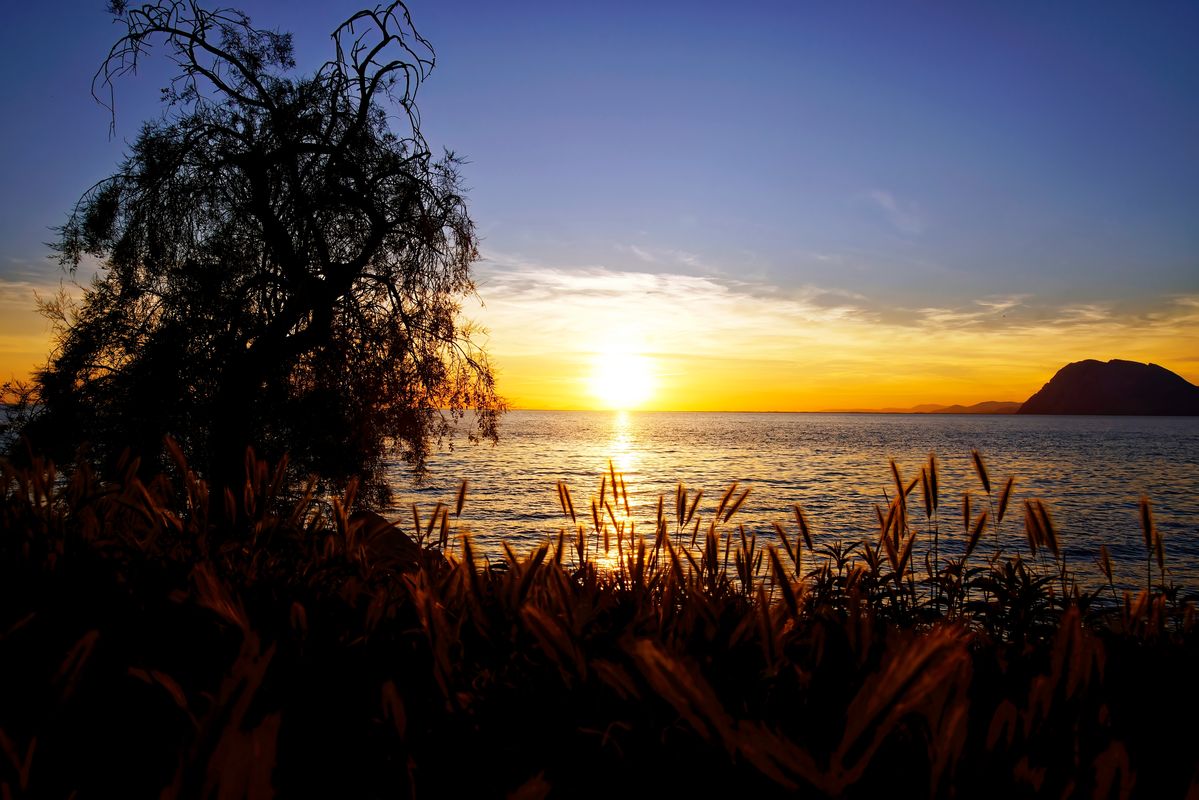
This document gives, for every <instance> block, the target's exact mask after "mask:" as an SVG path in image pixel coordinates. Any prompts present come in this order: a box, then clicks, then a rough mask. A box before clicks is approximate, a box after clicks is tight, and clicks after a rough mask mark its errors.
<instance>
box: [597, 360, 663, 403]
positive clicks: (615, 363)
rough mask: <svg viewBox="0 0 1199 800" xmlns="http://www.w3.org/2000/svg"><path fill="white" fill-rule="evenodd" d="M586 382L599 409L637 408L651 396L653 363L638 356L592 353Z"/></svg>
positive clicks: (652, 391)
mask: <svg viewBox="0 0 1199 800" xmlns="http://www.w3.org/2000/svg"><path fill="white" fill-rule="evenodd" d="M588 383H589V385H590V389H591V394H592V396H594V397H595V399H596V401H597V402H598V403H599V404H600V405H601V406H602V407H603V408H609V409H615V410H624V409H633V408H637V407H638V406H640V405H641V404H643V403H645V402H646V401H647V400H649V399H650V397H652V396H653V393H654V383H655V381H654V366H653V362H652V361H651V360H650V359H649V358H647V357H646V356H644V355H641V354H640V353H627V352H606V353H596V354H595V357H594V359H593V360H592V364H591V375H590V377H589V378H588Z"/></svg>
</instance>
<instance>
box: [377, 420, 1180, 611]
mask: <svg viewBox="0 0 1199 800" xmlns="http://www.w3.org/2000/svg"><path fill="white" fill-rule="evenodd" d="M972 448H977V449H978V450H979V451H981V452H982V453H983V456H984V458H985V460H986V463H987V466H988V469H989V472H990V476H991V482H992V490H993V491H994V494H995V500H996V502H997V501H998V493H999V491H1000V489H1001V488H1002V486H1003V482H1004V481H1005V480H1006V479H1007V477H1008V476H1009V475H1011V476H1015V479H1016V484H1015V487H1016V488H1015V490H1014V492H1013V497H1012V501H1011V505H1010V507H1009V509H1008V513H1007V516H1006V518H1005V520H1004V524H1003V528H1002V530H1001V535H1002V537H1003V539H1004V540H1005V542H1006V546H1007V547H1008V548H1022V547H1023V546H1024V533H1023V530H1024V529H1023V515H1022V509H1023V504H1022V501H1023V500H1024V499H1026V498H1034V497H1037V498H1041V499H1043V500H1044V501H1046V503H1047V504H1048V506H1049V508H1050V509H1051V511H1052V513H1053V518H1054V522H1055V523H1056V526H1057V528H1058V529H1059V531H1060V534H1061V540H1062V545H1063V549H1064V551H1065V554H1066V557H1067V558H1068V559H1069V561H1070V563H1071V565H1072V566H1073V567H1074V569H1075V570H1076V572H1077V573H1078V574H1079V576H1080V578H1081V579H1082V580H1084V581H1086V582H1087V583H1094V582H1096V581H1098V580H1100V578H1099V570H1098V567H1097V566H1096V559H1097V556H1098V552H1099V546H1100V545H1101V544H1106V545H1107V547H1108V550H1109V552H1110V553H1111V556H1112V559H1113V561H1114V562H1115V563H1116V570H1117V573H1118V574H1117V578H1118V580H1119V581H1120V582H1121V583H1123V584H1125V585H1128V586H1134V585H1136V584H1137V582H1138V581H1140V582H1141V585H1143V582H1144V575H1145V550H1144V544H1143V539H1142V534H1141V528H1140V522H1139V517H1138V511H1137V499H1138V498H1139V497H1140V495H1141V494H1147V495H1148V496H1149V497H1150V498H1151V500H1152V503H1153V511H1154V517H1155V520H1156V522H1157V525H1158V528H1159V529H1160V530H1161V531H1162V533H1163V534H1164V541H1165V549H1166V553H1167V570H1168V573H1169V575H1170V577H1172V578H1173V579H1174V580H1175V581H1176V582H1178V583H1180V584H1182V585H1184V586H1186V587H1187V588H1188V589H1192V590H1199V418H1193V417H1192V418H1187V417H1057V416H1055V417H1026V416H942V415H873V414H751V413H650V412H563V411H516V412H512V413H510V414H508V415H507V416H506V417H505V418H504V420H503V425H502V430H501V441H500V444H499V445H497V446H494V447H493V446H490V445H477V446H472V445H468V444H461V443H460V444H458V445H457V446H456V447H455V448H454V450H453V451H452V452H442V453H440V454H438V455H437V456H436V457H434V458H433V459H432V460H431V462H430V472H429V476H428V478H427V480H426V482H425V484H424V485H422V486H420V487H414V486H413V485H412V481H411V478H410V476H409V475H408V474H407V473H406V472H405V470H404V468H403V467H402V466H397V467H396V468H395V469H394V470H393V476H394V483H395V487H396V506H395V507H394V508H393V509H392V510H391V514H390V516H391V517H392V518H398V519H399V520H400V522H401V524H403V525H405V526H406V527H407V526H410V525H411V519H412V512H411V505H412V504H413V503H416V504H417V505H418V508H419V509H420V513H421V517H422V519H423V520H426V521H427V520H428V517H429V515H430V513H431V512H432V509H433V507H434V505H435V504H436V502H437V501H442V502H445V503H446V504H448V505H452V504H453V499H454V496H455V492H456V490H457V486H458V483H459V482H460V481H461V480H462V479H463V478H466V479H467V480H468V481H469V486H470V488H469V491H468V495H467V503H466V507H465V509H464V511H463V515H462V520H461V522H460V523H459V524H460V525H461V527H463V528H468V529H469V530H470V532H471V534H472V538H473V540H474V541H475V543H476V545H477V546H479V547H480V549H481V550H482V551H483V552H485V553H487V554H489V555H491V556H492V557H495V556H496V555H498V553H499V552H500V543H501V542H502V541H505V540H506V541H507V542H508V543H509V544H510V545H512V546H513V547H514V548H515V549H516V550H517V551H518V552H522V551H524V550H527V549H528V548H530V547H533V546H535V545H537V544H540V543H541V542H543V541H545V540H546V539H547V538H549V537H556V535H557V532H558V530H559V529H560V528H562V527H563V526H569V524H568V523H569V521H568V520H564V518H563V515H562V511H561V508H560V506H559V503H558V494H557V489H556V483H557V482H558V481H565V482H566V483H567V484H568V485H569V486H570V488H571V491H572V495H573V498H574V502H575V506H576V508H577V510H578V511H579V512H580V514H581V515H583V516H587V517H589V516H590V500H591V498H593V497H595V496H596V495H597V493H598V490H599V486H600V480H601V476H602V475H604V474H606V473H607V470H608V462H609V459H611V461H612V462H613V464H614V466H615V468H616V470H618V471H619V472H621V473H623V474H624V479H625V482H626V488H627V491H628V495H629V500H630V510H631V512H632V517H633V519H634V520H636V525H637V530H638V531H639V532H643V533H644V534H645V535H650V534H651V533H652V531H653V520H654V518H655V514H656V509H657V503H658V497H659V496H660V495H664V496H665V498H666V501H665V505H666V509H667V511H668V514H669V517H670V519H671V520H672V521H673V517H674V513H673V512H674V497H675V489H676V486H677V485H678V483H679V482H680V481H681V482H683V483H684V484H685V485H686V486H687V487H688V489H690V490H692V491H694V490H696V489H703V491H704V495H703V500H702V501H701V505H700V507H699V510H698V512H697V513H698V514H702V515H703V517H704V522H703V526H701V531H702V530H704V529H705V528H706V525H707V520H708V519H710V518H711V515H712V513H713V512H714V511H715V507H716V504H717V502H718V501H719V498H720V495H721V494H722V493H723V491H724V490H725V488H726V487H727V486H728V485H729V484H730V483H731V482H733V481H737V482H738V483H740V484H741V485H742V487H751V488H752V491H751V494H750V495H749V498H748V499H747V500H746V502H745V505H744V506H743V507H742V508H741V510H740V511H738V513H737V515H736V516H735V517H734V520H733V524H736V522H738V521H739V522H741V523H742V524H744V525H745V526H746V530H747V532H750V531H756V532H757V533H758V534H759V535H760V536H767V537H773V533H772V532H771V531H772V528H771V523H772V522H773V521H779V522H783V523H784V524H785V525H787V526H788V530H789V531H790V533H791V534H792V535H794V534H795V531H796V529H795V523H794V520H793V517H792V515H791V505H792V504H793V503H796V502H798V503H801V504H802V505H803V507H804V509H805V510H806V511H807V513H808V516H809V519H810V520H811V522H812V524H813V528H814V530H815V531H816V533H817V537H818V540H819V541H824V542H831V541H835V540H837V539H844V540H849V541H855V540H860V539H862V538H870V539H871V540H873V539H874V537H876V536H877V528H878V523H877V519H876V516H875V511H874V504H875V503H879V504H882V505H883V506H884V508H885V500H884V492H886V493H887V494H889V495H891V496H893V495H894V489H893V486H894V484H893V481H892V478H891V472H890V468H889V466H888V460H889V459H891V458H894V459H895V460H896V462H897V463H898V464H899V466H900V468H901V470H902V472H903V474H904V477H905V479H910V478H912V477H914V476H915V475H916V474H918V472H919V469H920V466H921V465H922V464H923V463H924V462H925V460H926V459H927V457H928V454H929V453H930V452H935V453H936V454H937V459H938V462H939V465H940V495H941V501H940V529H941V531H942V542H943V548H946V549H947V550H948V551H949V552H953V550H954V549H955V547H956V546H959V545H955V544H954V543H953V540H956V541H957V542H960V541H961V538H962V513H961V505H962V493H963V492H964V491H969V492H970V493H971V495H972V503H973V506H974V509H975V512H974V513H975V514H977V513H978V511H979V510H980V508H985V507H987V505H986V502H987V501H986V496H985V494H984V493H983V490H982V487H981V485H980V483H979V480H978V478H977V476H976V474H975V471H974V467H973V463H972V461H971V457H970V451H971V449H972ZM609 497H610V495H609ZM911 505H912V508H913V519H914V520H916V521H920V522H921V523H922V522H923V510H922V508H923V503H922V501H920V500H919V490H917V491H916V492H915V493H914V494H913V502H912V504H911ZM947 533H948V534H949V537H948V538H950V540H951V543H950V544H948V545H945V544H944V542H945V540H946V538H947V537H946V534H947ZM988 536H990V533H988ZM991 547H992V549H993V545H992V546H991ZM1156 569H1157V568H1156V566H1155V567H1154V571H1155V580H1156Z"/></svg>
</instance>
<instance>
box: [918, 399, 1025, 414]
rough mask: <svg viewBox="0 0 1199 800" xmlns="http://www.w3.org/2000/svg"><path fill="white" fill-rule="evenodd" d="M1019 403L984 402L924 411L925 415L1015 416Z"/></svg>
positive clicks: (1006, 401) (1002, 401)
mask: <svg viewBox="0 0 1199 800" xmlns="http://www.w3.org/2000/svg"><path fill="white" fill-rule="evenodd" d="M1019 410H1020V403H1017V402H1014V401H1011V400H986V401H984V402H982V403H975V404H974V405H972V406H962V405H952V406H945V407H944V408H938V409H935V410H933V411H925V412H923V413H925V414H1015V413H1016V412H1017V411H1019Z"/></svg>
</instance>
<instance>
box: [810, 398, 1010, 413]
mask: <svg viewBox="0 0 1199 800" xmlns="http://www.w3.org/2000/svg"><path fill="white" fill-rule="evenodd" d="M1019 408H1020V403H1018V402H1015V401H1011V400H986V401H983V402H981V403H975V404H974V405H972V406H963V405H952V406H947V405H943V404H941V403H921V404H920V405H918V406H909V407H907V408H835V409H829V410H828V411H825V412H823V413H826V414H1015V413H1016V410H1017V409H1019Z"/></svg>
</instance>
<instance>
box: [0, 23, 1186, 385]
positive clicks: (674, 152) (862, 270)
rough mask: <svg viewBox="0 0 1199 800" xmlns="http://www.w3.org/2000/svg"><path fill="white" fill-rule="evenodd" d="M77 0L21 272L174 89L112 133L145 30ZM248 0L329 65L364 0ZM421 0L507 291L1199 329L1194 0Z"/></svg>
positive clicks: (6, 45)
mask: <svg viewBox="0 0 1199 800" xmlns="http://www.w3.org/2000/svg"><path fill="white" fill-rule="evenodd" d="M75 6H76V8H77V9H78V10H77V11H75V12H74V13H71V14H67V15H62V16H61V17H60V16H58V15H56V16H55V18H54V19H51V20H47V19H46V18H45V15H44V13H43V12H42V11H41V10H39V9H38V8H37V7H36V6H32V5H22V6H21V7H19V8H16V9H14V10H11V11H9V12H8V17H9V18H8V21H7V24H6V26H5V28H4V30H3V32H0V59H2V64H0V66H2V67H3V68H4V71H5V74H7V75H9V76H10V80H9V81H8V83H7V85H6V86H5V88H4V90H3V91H4V100H5V106H6V108H8V109H9V114H8V115H7V119H6V121H5V124H4V127H3V133H2V135H3V141H2V143H0V144H2V145H3V146H2V147H0V159H2V163H0V175H2V176H3V178H2V180H3V189H2V191H0V281H8V282H9V284H11V285H12V286H13V287H16V288H22V287H25V286H26V285H27V284H28V285H38V284H40V283H43V282H52V281H54V280H57V277H56V274H55V272H54V270H55V269H56V268H55V267H53V266H52V265H49V264H48V263H47V262H46V260H45V255H46V249H45V247H43V246H42V243H43V242H45V241H47V240H49V239H50V238H52V236H53V234H52V233H51V232H50V231H49V227H50V226H52V225H55V224H58V223H60V222H61V221H62V220H63V218H64V215H65V213H66V212H67V210H68V209H69V208H70V206H71V204H72V203H73V202H74V200H75V199H76V198H77V197H78V196H79V194H80V193H81V192H82V191H83V190H84V189H86V188H87V187H88V186H89V185H91V183H92V182H94V181H95V180H97V179H99V178H101V177H103V176H104V175H106V174H107V173H108V172H109V171H110V170H111V169H112V167H113V165H115V164H116V162H117V161H118V160H119V158H120V155H121V152H122V150H123V148H124V141H126V140H131V139H132V138H133V137H135V136H136V134H137V130H138V126H139V124H140V122H141V120H143V119H145V118H148V117H151V116H153V115H154V114H156V113H157V89H158V88H159V87H161V86H162V85H163V84H164V83H165V76H166V74H167V73H166V72H165V71H164V70H165V67H164V65H163V64H161V63H155V64H153V65H152V66H151V67H150V68H149V69H147V70H146V71H145V72H144V73H143V74H142V75H140V76H138V77H137V78H136V79H133V80H127V81H125V82H124V83H123V84H121V85H119V86H118V113H117V138H116V139H114V140H112V141H109V140H108V138H107V123H108V118H107V112H106V111H104V110H103V109H101V108H99V107H97V106H96V105H95V104H94V102H93V101H92V100H91V98H90V96H89V82H90V79H91V76H92V73H93V72H94V70H95V68H96V66H97V65H98V64H99V61H100V59H101V58H102V56H103V54H104V52H105V51H106V49H107V46H108V45H109V44H110V42H111V40H112V39H113V38H114V37H115V35H116V33H117V29H116V28H115V27H113V26H112V25H111V24H110V23H109V21H108V19H107V17H106V15H105V14H104V13H102V10H101V7H102V3H100V2H98V1H97V2H96V3H94V4H93V3H90V2H80V3H76V4H75ZM93 6H94V7H93ZM241 7H242V8H244V9H245V10H246V11H248V12H249V13H250V14H251V16H252V17H253V18H254V21H255V22H256V23H257V24H259V25H261V26H264V27H279V28H282V29H285V30H291V31H293V32H294V33H295V34H296V44H297V56H298V61H299V62H300V65H301V68H307V69H312V68H314V67H315V66H317V65H318V64H319V63H320V62H321V61H322V60H324V58H326V57H327V56H328V54H329V52H330V51H329V48H328V39H327V37H328V33H329V32H330V31H331V30H332V29H333V28H334V27H335V26H336V24H337V23H338V22H339V21H340V20H341V19H342V18H344V17H345V16H347V15H348V14H349V13H351V12H352V11H353V10H355V9H356V8H357V7H358V4H357V3H333V2H328V3H323V2H312V0H295V1H294V2H288V3H275V2H245V3H242V4H241ZM410 8H411V11H412V15H413V18H414V21H415V22H416V25H417V27H418V29H419V30H420V31H421V32H422V33H423V34H424V35H425V36H426V37H427V38H428V39H429V40H430V41H431V42H432V43H433V45H434V46H435V48H436V50H437V56H438V65H437V68H436V70H435V71H434V73H433V76H432V78H431V79H430V80H429V81H428V83H427V84H426V85H425V86H424V87H423V88H422V94H421V97H420V107H421V111H422V115H423V119H424V131H425V133H426V135H427V137H428V138H429V140H430V141H431V142H432V143H433V144H435V145H437V146H447V147H450V148H452V149H454V150H456V151H457V152H459V153H460V154H461V155H463V156H465V157H466V158H467V159H468V160H469V161H470V163H469V164H468V165H467V167H466V168H465V174H466V178H467V183H468V185H469V186H470V187H471V192H470V199H471V208H472V214H473V216H474V218H475V220H476V222H477V223H478V225H479V229H480V232H481V234H482V236H483V250H484V254H485V256H486V257H487V258H486V261H485V262H484V263H482V264H480V268H479V278H480V280H479V284H480V292H481V295H482V297H483V299H484V300H485V301H486V300H487V299H488V287H489V286H494V287H496V288H497V289H499V290H501V291H503V290H506V287H508V288H510V287H511V285H512V282H513V275H514V274H520V275H523V276H525V277H526V278H527V279H528V280H530V281H535V280H536V279H537V270H538V269H543V270H553V271H556V274H560V273H565V274H570V273H571V272H572V271H575V272H577V273H578V274H596V273H597V271H598V272H600V273H603V272H604V271H607V272H610V273H612V274H617V275H621V274H627V273H651V274H655V275H663V276H681V277H701V278H703V279H705V280H708V281H712V282H715V283H716V284H720V285H726V286H736V287H737V290H738V291H739V292H741V293H743V294H744V295H745V296H746V297H747V298H762V297H767V298H770V297H778V298H787V299H790V300H794V299H795V298H796V297H802V298H805V299H806V301H808V302H811V303H813V304H814V305H815V306H817V307H822V308H844V307H846V306H847V304H848V305H849V306H852V307H853V308H854V309H856V310H857V311H858V312H860V313H861V314H863V315H868V316H870V318H871V319H873V320H875V321H878V322H880V323H889V324H897V325H904V324H921V323H922V322H927V321H928V319H929V318H930V316H937V314H940V317H938V318H939V319H944V318H946V317H945V314H950V315H953V314H957V315H962V314H966V315H969V314H975V313H977V312H978V311H979V309H984V310H985V309H988V308H991V307H992V306H991V305H988V304H992V305H993V306H994V307H996V308H999V309H1000V312H999V313H998V314H997V315H996V316H995V319H994V327H995V328H996V329H997V330H998V329H1000V328H1001V326H1002V324H1003V323H1001V322H1000V320H1001V319H1007V318H1008V316H1004V315H1010V317H1013V318H1014V317H1020V318H1022V319H1025V320H1026V321H1031V320H1036V321H1037V322H1038V323H1045V322H1046V321H1052V320H1053V319H1059V318H1060V319H1072V318H1073V317H1071V316H1070V315H1071V314H1074V317H1077V316H1078V313H1080V312H1079V310H1080V309H1081V310H1082V312H1081V313H1083V314H1084V316H1085V314H1087V313H1093V314H1100V315H1106V316H1107V317H1109V318H1110V319H1112V320H1116V321H1119V323H1120V324H1121V325H1125V326H1128V325H1132V326H1134V327H1135V326H1136V325H1137V324H1140V323H1138V322H1137V321H1138V320H1140V321H1141V323H1144V322H1145V320H1153V319H1160V317H1161V315H1166V316H1169V315H1171V314H1175V315H1176V316H1178V314H1179V313H1181V316H1180V317H1179V319H1180V320H1181V322H1179V324H1180V325H1181V327H1180V331H1181V333H1180V334H1179V335H1180V336H1182V337H1183V339H1185V340H1186V341H1187V342H1192V343H1193V342H1194V341H1195V339H1194V335H1195V334H1194V331H1195V325H1194V322H1193V320H1191V317H1192V316H1193V309H1192V307H1191V306H1190V305H1189V303H1190V302H1191V299H1192V298H1194V297H1195V296H1199V224H1197V223H1199V47H1196V46H1195V42H1196V41H1199V5H1196V4H1195V3H1155V4H1153V5H1152V6H1149V5H1146V4H1128V3H1121V4H1116V3H1053V4H1046V3H948V2H946V3H941V2H924V3H854V2H843V3H841V2H839V3H806V2H795V3H774V2H748V3H743V4H739V5H737V6H736V7H734V6H733V5H732V4H710V3H670V2H666V3H651V2H638V3H624V2H610V3H603V4H599V3H565V2H545V3H533V2H529V3H491V2H487V3H482V2H455V0H442V1H441V2H422V1H421V0H414V2H412V3H411V4H410ZM18 75H19V76H22V77H21V79H19V80H14V79H12V76H18ZM16 288H14V289H13V291H15V290H16ZM1180 303H1181V304H1182V307H1183V308H1184V312H1178V308H1179V304H1180ZM7 307H8V306H6V308H7ZM1088 309H1089V311H1088ZM1155 315H1156V316H1155ZM971 324H974V323H971ZM1146 324H1148V323H1146ZM497 325H498V329H497ZM504 326H505V323H504V322H503V321H499V322H498V323H496V324H493V325H492V327H493V343H494V345H495V346H496V347H497V348H498V349H499V350H500V351H501V352H502V351H503V350H504V348H505V347H506V345H505V344H504V343H503V342H497V341H495V337H496V336H498V335H499V334H500V332H501V331H502V330H504ZM1183 349H1184V350H1185V348H1183ZM1190 352H1191V353H1192V354H1194V353H1195V348H1194V347H1191V348H1190ZM1096 355H1106V356H1108V357H1115V356H1117V355H1120V356H1124V357H1137V356H1138V355H1139V354H1138V353H1124V352H1121V353H1106V354H1096ZM1140 355H1142V358H1141V359H1140V360H1149V359H1150V357H1152V356H1153V355H1154V354H1153V353H1149V354H1148V355H1144V354H1140ZM1196 355H1199V354H1196ZM1175 360H1176V361H1182V360H1184V359H1183V358H1182V357H1181V356H1175ZM1167 366H1173V367H1174V368H1176V369H1178V370H1179V371H1181V372H1183V373H1184V374H1189V375H1191V376H1192V379H1194V378H1195V377H1196V376H1197V375H1199V365H1197V364H1196V363H1195V362H1194V361H1193V360H1191V361H1190V363H1175V364H1173V365H1170V364H1167ZM1034 388H1035V387H1034ZM930 399H938V398H930Z"/></svg>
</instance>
